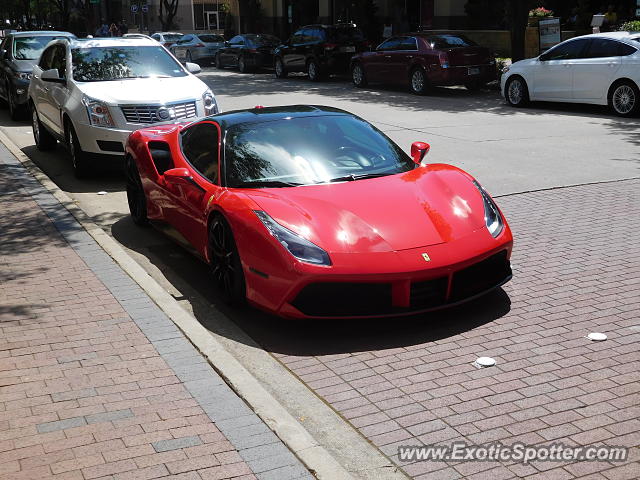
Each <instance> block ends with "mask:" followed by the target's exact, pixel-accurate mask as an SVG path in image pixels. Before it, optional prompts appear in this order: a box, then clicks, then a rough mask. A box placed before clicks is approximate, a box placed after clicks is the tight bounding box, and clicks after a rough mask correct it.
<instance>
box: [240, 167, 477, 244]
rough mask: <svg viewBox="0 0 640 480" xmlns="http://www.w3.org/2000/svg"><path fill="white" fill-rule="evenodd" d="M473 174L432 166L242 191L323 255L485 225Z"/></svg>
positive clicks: (456, 234) (433, 238) (454, 235)
mask: <svg viewBox="0 0 640 480" xmlns="http://www.w3.org/2000/svg"><path fill="white" fill-rule="evenodd" d="M471 180H472V179H471V177H470V176H469V175H467V174H466V173H464V172H462V171H461V170H459V169H457V168H455V167H451V166H449V165H430V166H428V167H423V168H417V169H415V170H412V171H410V172H407V173H403V174H397V175H391V176H388V177H381V178H372V179H365V180H356V181H352V182H342V183H335V184H323V185H310V186H304V187H291V188H277V189H275V188H274V189H261V190H249V191H246V192H245V193H246V195H248V196H249V197H250V198H251V199H252V200H253V201H254V202H255V203H256V204H257V205H258V206H259V208H261V209H262V210H264V211H265V212H267V213H268V214H269V215H270V216H271V217H272V218H273V219H274V220H275V221H276V222H278V223H279V224H281V225H283V226H285V227H287V228H289V229H290V230H292V231H294V232H296V233H298V234H299V235H301V236H303V237H305V238H307V239H308V240H310V241H312V242H313V243H315V244H317V245H319V246H321V247H322V248H323V249H325V250H327V251H328V252H329V253H365V252H368V253H370V252H388V251H398V250H406V249H410V248H417V247H422V246H428V245H436V244H439V243H445V242H451V241H454V240H456V239H458V238H461V237H463V236H466V235H468V234H470V233H472V232H473V231H475V230H478V229H480V228H483V227H484V225H485V224H484V204H483V200H482V197H481V195H480V193H479V191H478V189H477V188H476V187H475V186H474V185H473V183H472V181H471Z"/></svg>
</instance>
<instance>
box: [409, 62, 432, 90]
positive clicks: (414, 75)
mask: <svg viewBox="0 0 640 480" xmlns="http://www.w3.org/2000/svg"><path fill="white" fill-rule="evenodd" d="M409 84H410V85H411V91H412V92H413V93H415V94H416V95H425V94H426V93H427V92H428V91H429V81H428V80H427V74H426V73H425V71H424V69H422V68H420V67H418V68H416V69H414V70H413V71H412V72H411V76H410V77H409Z"/></svg>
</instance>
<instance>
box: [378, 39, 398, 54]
mask: <svg viewBox="0 0 640 480" xmlns="http://www.w3.org/2000/svg"><path fill="white" fill-rule="evenodd" d="M401 43H402V38H390V39H389V40H387V41H386V42H382V44H380V45H379V46H378V50H382V51H385V52H388V51H390V50H398V48H399V47H400V45H401Z"/></svg>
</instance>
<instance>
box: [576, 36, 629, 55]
mask: <svg viewBox="0 0 640 480" xmlns="http://www.w3.org/2000/svg"><path fill="white" fill-rule="evenodd" d="M623 46H626V45H624V44H623V43H620V42H616V41H615V40H609V39H607V38H592V39H591V42H590V43H589V48H587V53H586V55H585V58H604V57H619V56H620V55H622V47H623Z"/></svg>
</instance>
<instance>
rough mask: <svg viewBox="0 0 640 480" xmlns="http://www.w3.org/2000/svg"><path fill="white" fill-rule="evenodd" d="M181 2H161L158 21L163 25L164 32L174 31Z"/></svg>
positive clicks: (176, 0)
mask: <svg viewBox="0 0 640 480" xmlns="http://www.w3.org/2000/svg"><path fill="white" fill-rule="evenodd" d="M178 1H179V0H160V8H159V10H158V20H160V23H161V24H162V30H164V31H167V30H172V29H173V28H175V27H176V25H175V23H174V19H175V17H176V13H177V12H178Z"/></svg>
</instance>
